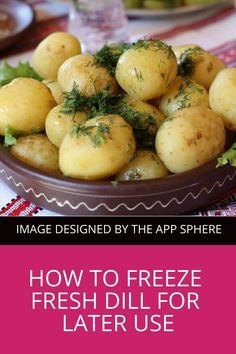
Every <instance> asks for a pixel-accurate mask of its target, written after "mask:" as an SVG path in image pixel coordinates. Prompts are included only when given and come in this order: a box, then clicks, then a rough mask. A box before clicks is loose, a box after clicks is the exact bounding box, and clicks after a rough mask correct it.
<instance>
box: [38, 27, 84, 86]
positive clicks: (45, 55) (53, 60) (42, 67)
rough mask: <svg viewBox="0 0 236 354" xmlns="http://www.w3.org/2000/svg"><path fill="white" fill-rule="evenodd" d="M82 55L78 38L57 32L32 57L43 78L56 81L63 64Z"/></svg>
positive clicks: (45, 40)
mask: <svg viewBox="0 0 236 354" xmlns="http://www.w3.org/2000/svg"><path fill="white" fill-rule="evenodd" d="M80 53H81V47H80V42H79V41H78V39H77V38H75V37H74V36H73V35H72V34H70V33H66V32H55V33H52V34H50V35H49V36H48V37H46V38H45V39H44V40H43V41H41V42H40V43H39V45H38V46H37V48H36V49H35V51H34V53H33V56H32V66H33V68H34V70H35V71H36V72H37V73H38V74H39V75H40V76H41V77H42V78H44V79H51V80H54V81H55V80H56V78H57V72H58V69H59V67H60V66H61V65H62V63H64V61H65V60H66V59H68V58H70V57H73V56H74V55H77V54H80Z"/></svg>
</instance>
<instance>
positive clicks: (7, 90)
mask: <svg viewBox="0 0 236 354" xmlns="http://www.w3.org/2000/svg"><path fill="white" fill-rule="evenodd" d="M55 105H56V102H55V101H54V98H53V96H52V94H51V92H50V91H49V89H48V88H47V86H46V85H45V84H43V83H42V82H40V81H37V80H34V79H29V78H18V79H14V80H13V81H12V82H11V83H10V84H8V85H5V86H3V87H1V88H0V135H4V134H5V129H7V128H11V129H12V130H13V132H15V133H20V134H29V133H32V132H40V131H43V130H44V125H45V119H46V116H47V114H48V112H49V111H50V110H51V109H52V108H53V107H54V106H55Z"/></svg>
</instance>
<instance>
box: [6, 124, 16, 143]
mask: <svg viewBox="0 0 236 354" xmlns="http://www.w3.org/2000/svg"><path fill="white" fill-rule="evenodd" d="M14 135H15V134H14V129H13V128H11V127H7V128H5V131H4V146H5V147H9V146H12V145H15V144H16V143H17V141H16V138H15V137H14Z"/></svg>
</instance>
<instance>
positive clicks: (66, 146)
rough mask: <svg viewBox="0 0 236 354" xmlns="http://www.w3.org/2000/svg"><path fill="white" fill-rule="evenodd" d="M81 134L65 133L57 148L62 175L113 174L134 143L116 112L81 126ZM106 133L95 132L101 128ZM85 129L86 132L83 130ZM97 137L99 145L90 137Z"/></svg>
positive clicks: (130, 153) (97, 176) (87, 177)
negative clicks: (99, 138)
mask: <svg viewBox="0 0 236 354" xmlns="http://www.w3.org/2000/svg"><path fill="white" fill-rule="evenodd" d="M80 127H82V129H83V131H84V132H85V133H84V134H83V133H81V134H77V135H72V134H69V133H68V134H67V135H66V136H65V138H64V140H63V141H62V143H61V146H60V148H59V165H60V169H61V171H62V173H63V174H64V175H66V176H70V177H75V178H80V179H85V180H99V179H104V178H107V177H110V176H112V175H114V174H116V173H117V172H118V171H119V170H120V169H121V168H122V167H123V166H124V165H125V164H126V163H127V162H128V161H129V160H130V159H131V157H132V156H133V154H134V152H135V149H136V146H135V139H134V136H133V131H132V128H131V127H130V125H129V124H128V123H127V122H126V121H125V120H124V119H123V118H122V117H120V116H118V115H107V116H100V117H96V118H93V119H90V120H88V121H86V122H85V123H84V124H83V125H81V126H80ZM102 127H103V129H104V131H105V130H106V133H104V134H102V133H99V129H100V128H102ZM86 131H87V133H86ZM98 134H99V137H101V140H100V144H95V143H94V142H93V138H94V140H95V137H98Z"/></svg>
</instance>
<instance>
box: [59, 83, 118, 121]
mask: <svg viewBox="0 0 236 354" xmlns="http://www.w3.org/2000/svg"><path fill="white" fill-rule="evenodd" d="M123 97H124V94H119V95H111V94H110V93H109V92H107V91H101V92H97V93H95V94H94V95H92V96H85V95H84V94H83V93H82V92H79V91H78V90H77V86H76V84H74V86H73V89H72V91H71V92H64V104H63V107H62V110H61V111H62V112H63V113H66V114H73V115H75V114H76V113H77V112H85V113H86V115H87V119H90V118H94V117H96V116H98V115H105V114H116V113H117V112H116V107H117V105H118V104H119V102H120V101H121V100H122V99H123Z"/></svg>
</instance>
